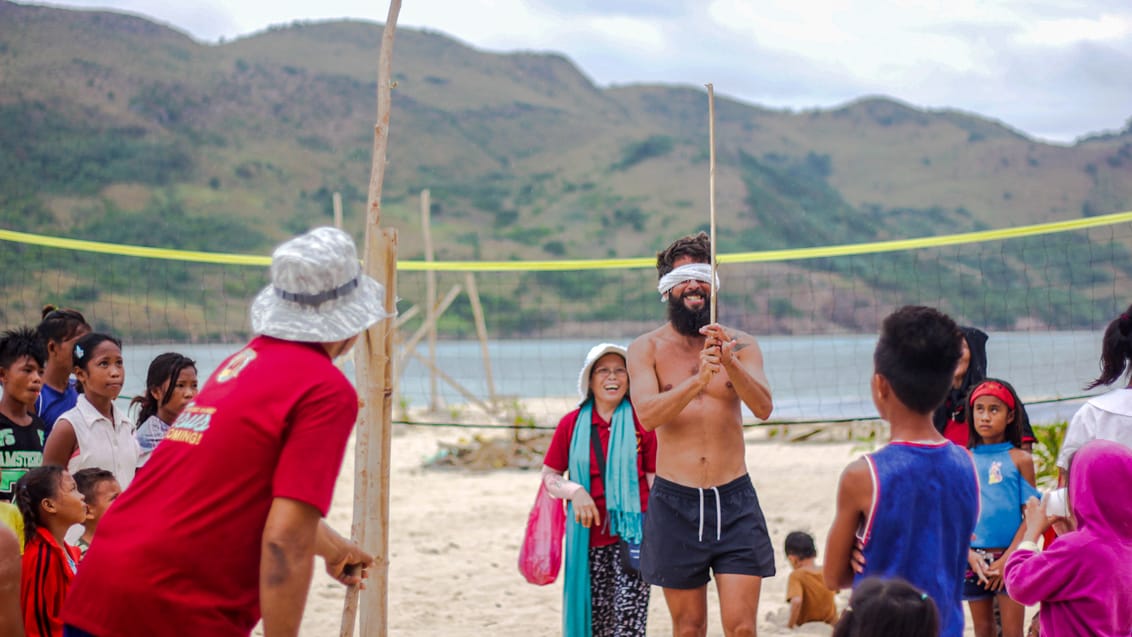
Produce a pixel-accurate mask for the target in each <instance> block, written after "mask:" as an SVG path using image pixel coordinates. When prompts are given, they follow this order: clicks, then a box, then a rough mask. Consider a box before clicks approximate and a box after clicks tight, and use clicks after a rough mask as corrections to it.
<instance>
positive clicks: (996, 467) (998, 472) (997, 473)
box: [987, 460, 1002, 484]
mask: <svg viewBox="0 0 1132 637" xmlns="http://www.w3.org/2000/svg"><path fill="white" fill-rule="evenodd" d="M999 482H1002V463H1001V462H999V461H998V460H995V461H994V462H992V463H991V466H990V471H988V472H987V484H998V483H999Z"/></svg>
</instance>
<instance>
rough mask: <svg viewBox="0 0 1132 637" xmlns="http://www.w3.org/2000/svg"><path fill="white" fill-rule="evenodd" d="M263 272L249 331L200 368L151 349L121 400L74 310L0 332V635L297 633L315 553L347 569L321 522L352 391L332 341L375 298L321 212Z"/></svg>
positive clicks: (354, 551)
mask: <svg viewBox="0 0 1132 637" xmlns="http://www.w3.org/2000/svg"><path fill="white" fill-rule="evenodd" d="M271 281H272V282H271V285H269V286H268V287H267V288H265V289H264V290H263V291H262V292H261V293H260V294H259V295H258V296H257V297H256V299H255V301H254V303H253V305H252V308H251V324H252V328H253V331H254V332H255V334H256V337H255V338H254V339H253V340H252V341H251V342H249V343H248V344H247V345H246V346H245V347H244V348H242V349H241V350H240V351H239V352H237V353H236V354H234V355H232V356H231V357H229V358H228V359H227V360H226V361H224V362H223V363H221V365H220V366H219V368H218V369H217V370H216V371H215V372H214V373H213V374H212V376H211V377H210V378H209V380H208V381H207V382H205V383H204V385H203V386H201V387H198V379H197V369H196V363H195V362H194V361H193V360H192V359H190V358H188V357H186V356H184V355H182V354H178V353H175V352H169V353H165V354H161V355H160V356H157V357H156V358H154V359H153V361H152V362H151V363H150V365H149V369H148V372H147V374H146V385H145V389H144V392H143V394H142V395H140V396H138V397H136V398H134V400H133V402H132V404H133V406H135V407H136V409H134V410H125V409H122V407H121V406H120V405H119V404H118V399H119V396H120V394H121V391H122V387H123V382H124V379H125V374H126V370H125V365H124V360H123V356H122V343H121V341H120V340H119V339H117V338H115V337H114V336H112V335H110V334H106V333H101V332H97V331H94V330H93V328H92V326H91V325H90V323H88V322H87V320H86V318H85V317H84V316H83V315H82V314H81V313H80V312H79V311H77V310H74V309H66V308H56V307H50V306H49V307H46V308H44V311H43V316H42V321H41V322H40V324H39V325H38V326H37V327H35V328H29V327H20V328H15V329H11V330H9V331H7V332H5V333H3V335H0V388H2V395H0V476H2V480H0V636H2V637H8V636H9V635H11V636H16V635H20V636H23V635H26V636H28V637H62V636H64V635H66V636H68V637H87V636H95V637H120V636H128V635H164V634H177V635H217V636H226V635H232V636H235V635H240V636H246V635H249V634H250V633H251V631H252V629H253V628H254V627H255V625H256V624H257V622H259V621H260V619H261V618H262V620H263V625H264V630H265V634H266V635H272V636H274V635H295V634H297V630H298V625H299V619H300V618H301V616H302V609H303V606H304V603H303V601H304V599H305V597H306V594H307V590H308V588H309V583H310V576H311V564H312V562H313V557H314V556H316V555H318V556H321V557H322V558H323V559H324V561H325V564H326V569H327V571H328V572H329V573H330V574H331V575H332V576H334V577H336V578H337V579H338V580H339V581H341V582H342V583H343V584H346V585H361V583H362V580H363V579H364V577H365V576H366V567H368V566H369V565H370V564H371V563H372V561H373V558H372V556H370V555H369V554H367V553H366V552H365V551H363V550H362V549H361V548H360V547H358V546H357V545H355V544H354V543H353V542H351V541H350V540H348V539H346V538H344V537H342V536H340V535H339V534H338V533H336V532H335V531H334V530H333V529H331V528H330V527H329V526H327V525H326V524H325V522H323V521H322V520H323V518H324V517H325V515H326V513H327V510H328V509H329V506H330V498H331V495H332V492H333V488H334V484H335V482H336V480H337V478H338V471H339V468H340V466H341V462H342V459H343V455H344V453H345V449H346V442H347V438H348V437H349V434H350V432H351V431H352V429H353V426H354V422H355V420H356V416H357V411H358V404H359V403H358V399H357V394H356V392H355V390H354V387H353V385H352V383H351V382H350V381H349V379H347V378H346V377H345V376H344V375H343V374H342V372H341V371H340V369H339V368H338V367H337V366H336V365H335V364H334V360H335V359H336V358H338V357H339V356H341V355H343V354H344V353H346V352H347V351H348V350H349V349H350V348H351V346H352V345H353V343H354V341H355V340H356V339H357V337H358V335H359V334H360V333H361V332H362V331H363V330H365V329H367V328H368V327H369V326H371V325H372V324H374V323H375V322H377V321H379V320H381V319H383V318H387V317H388V316H390V314H389V313H388V312H386V310H385V309H384V308H383V306H382V303H383V298H384V294H383V292H382V289H381V285H380V284H378V283H377V282H376V281H374V280H373V279H371V278H369V277H367V276H365V275H364V274H362V272H361V268H360V266H359V262H358V259H357V252H356V248H355V246H354V243H353V240H352V239H351V238H350V237H349V235H347V234H345V233H343V232H342V231H340V230H335V229H333V228H318V229H315V230H312V231H310V232H309V233H307V234H304V235H302V236H299V237H296V238H294V239H292V240H290V241H288V242H286V243H284V244H282V245H281V246H279V247H278V248H277V249H276V250H275V252H274V254H273V257H272V265H271ZM128 411H133V412H134V415H133V416H131V415H130V414H129V413H127V412H128ZM21 554H22V555H21Z"/></svg>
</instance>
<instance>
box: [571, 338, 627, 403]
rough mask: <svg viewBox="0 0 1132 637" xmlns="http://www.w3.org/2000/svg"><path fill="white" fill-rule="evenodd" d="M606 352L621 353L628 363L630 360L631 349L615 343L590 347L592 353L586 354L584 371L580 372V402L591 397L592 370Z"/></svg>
mask: <svg viewBox="0 0 1132 637" xmlns="http://www.w3.org/2000/svg"><path fill="white" fill-rule="evenodd" d="M606 354H619V355H620V356H621V358H623V359H625V362H626V364H628V362H629V350H627V349H625V348H624V347H621V346H620V345H614V344H613V343H600V344H598V345H594V346H593V347H591V348H590V353H589V354H586V362H585V363H584V364H583V365H582V371H581V372H580V373H579V374H578V394H579V395H581V397H582V400H580V401H579V402H578V404H579V405H580V404H582V403H584V402H586V399H587V398H589V397H590V372H592V371H593V368H594V363H597V361H598V360H599V359H600V358H601V357H602V356H605V355H606Z"/></svg>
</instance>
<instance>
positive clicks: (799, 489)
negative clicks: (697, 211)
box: [257, 425, 973, 637]
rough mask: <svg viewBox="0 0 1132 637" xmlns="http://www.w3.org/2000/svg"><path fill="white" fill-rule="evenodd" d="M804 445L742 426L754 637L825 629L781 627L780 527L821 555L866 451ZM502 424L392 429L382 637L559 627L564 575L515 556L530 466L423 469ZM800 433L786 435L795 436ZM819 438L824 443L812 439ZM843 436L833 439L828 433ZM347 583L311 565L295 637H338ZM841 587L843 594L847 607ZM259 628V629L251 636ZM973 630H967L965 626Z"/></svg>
mask: <svg viewBox="0 0 1132 637" xmlns="http://www.w3.org/2000/svg"><path fill="white" fill-rule="evenodd" d="M836 427H837V426H833V428H831V431H833V432H835V433H833V434H828V433H822V434H819V435H817V436H814V437H812V438H810V439H809V440H807V441H806V442H786V441H784V440H783V436H782V435H781V434H779V435H772V434H771V432H770V431H768V430H765V429H752V430H748V433H747V436H746V438H747V463H748V466H749V467H750V469H751V476H752V479H753V480H754V483H755V487H756V489H757V491H758V494H759V498H760V501H761V502H762V505H763V510H764V512H765V514H766V519H767V524H768V526H769V529H770V534H771V539H772V540H773V542H774V545H775V547H776V552H777V553H778V556H777V567H778V575H777V576H776V577H773V578H769V579H767V580H765V581H764V583H763V589H762V597H761V601H760V604H759V626H758V629H759V634H760V635H805V636H817V635H829V634H830V632H831V631H830V628H829V627H827V626H823V625H819V624H810V625H806V626H804V627H802V628H800V629H796V630H790V629H788V628H786V625H785V624H786V618H787V612H788V604H787V603H786V600H785V591H786V581H787V575H788V574H789V571H790V565H789V563H788V562H787V561H786V558H785V556H784V555H783V554H782V549H781V547H782V543H783V541H784V539H785V537H786V534H787V533H789V532H790V531H794V530H804V531H808V532H810V533H811V534H813V535H814V537H815V539H816V541H817V545H818V547H819V548H818V550H819V561H820V560H821V558H822V556H821V555H820V553H821V552H822V550H823V548H824V545H825V537H826V532H827V531H828V527H829V523H830V520H831V519H832V513H833V506H834V497H835V489H836V485H837V479H838V476H839V475H840V472H841V470H842V468H843V467H844V466H845V464H846V463H848V462H849V461H850V460H851V459H853V458H854V457H856V456H858V455H860V454H861V453H862V452H863V451H865V450H867V449H869V447H868V446H867V445H866V444H864V443H861V442H851V441H846V440H845V437H846V432H845V430H844V427H843V426H842V427H841V428H840V429H836ZM477 432H478V433H483V434H485V435H491V436H506V435H508V434H507V432H505V431H487V430H468V429H457V428H433V427H415V426H404V425H398V426H397V429H396V431H395V434H394V437H393V440H392V473H391V521H390V556H391V564H390V572H389V591H390V592H389V633H390V634H391V635H398V636H403V637H425V636H433V635H485V634H490V635H493V636H498V637H506V636H515V637H519V636H523V637H526V636H529V635H556V634H561V628H560V621H561V604H562V577H561V576H559V579H558V581H556V582H555V583H554V584H551V585H548V586H543V587H539V586H534V585H531V584H528V583H527V582H526V581H525V580H524V579H523V577H522V576H521V575H520V574H519V572H518V568H517V566H516V564H517V557H518V551H519V544H520V542H521V539H522V535H523V530H524V526H525V524H526V519H527V514H528V512H529V510H530V507H531V504H532V503H533V500H534V497H535V492H536V490H537V487H538V474H537V473H536V472H534V471H523V470H514V469H506V470H497V471H485V472H475V471H467V470H453V469H428V468H423V462H424V461H425V460H426V459H428V458H429V457H431V456H433V455H434V454H435V453H436V452H437V450H438V448H439V444H440V443H441V442H446V443H455V442H459V441H461V439H464V440H466V439H468V438H470V436H471V435H473V434H474V433H477ZM794 433H796V432H791V434H794ZM819 438H824V439H825V440H818V439H819ZM832 438H840V440H832ZM353 475H354V474H353V449H352V447H351V449H350V450H349V451H348V453H347V461H346V464H345V466H344V467H343V471H342V476H341V478H340V480H339V482H338V486H337V489H336V492H335V497H334V504H333V509H332V511H331V514H330V516H329V518H328V519H329V522H330V524H331V525H332V526H334V527H335V528H336V529H338V530H339V531H341V532H343V533H346V532H348V530H349V528H350V520H351V514H352V506H353V505H352V499H353ZM710 586H711V585H709V595H708V600H709V606H710V614H709V630H708V634H709V635H722V634H723V632H722V630H721V628H720V625H719V609H718V604H717V602H716V594H715V590H714V588H710ZM344 591H345V589H344V588H343V587H342V586H341V585H339V584H338V583H337V582H334V581H333V580H331V579H330V578H329V577H328V576H327V575H326V574H325V572H324V571H323V570H322V563H321V561H320V562H319V563H318V564H317V568H316V574H315V578H314V581H313V582H312V585H311V592H310V596H309V597H308V601H307V607H306V613H305V615H304V619H303V626H302V635H304V636H310V637H331V636H337V635H338V631H339V624H340V618H341V613H342V601H343V596H344ZM847 598H848V594H847V592H842V593H840V594H839V595H838V608H839V609H840V608H844V606H845V603H846V600H847ZM257 634H261V633H260V632H259V631H257ZM670 634H671V622H670V620H669V617H668V611H667V609H666V608H665V605H664V599H663V595H662V593H661V591H660V589H657V588H655V587H654V588H653V594H652V599H651V603H650V611H649V627H648V635H650V636H651V635H657V636H660V635H670ZM968 634H973V632H971V630H970V629H968Z"/></svg>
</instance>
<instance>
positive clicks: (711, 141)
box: [704, 82, 719, 323]
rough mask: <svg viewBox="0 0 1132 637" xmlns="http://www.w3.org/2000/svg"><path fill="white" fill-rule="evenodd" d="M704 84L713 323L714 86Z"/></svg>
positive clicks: (714, 314)
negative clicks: (705, 92)
mask: <svg viewBox="0 0 1132 637" xmlns="http://www.w3.org/2000/svg"><path fill="white" fill-rule="evenodd" d="M704 86H706V87H707V103H708V157H709V159H708V215H709V217H710V221H709V224H708V234H709V235H710V237H709V239H710V240H711V303H710V304H709V307H710V308H711V309H710V315H711V318H710V319H709V320H710V321H711V322H712V323H715V317H716V310H715V306H716V303H715V301H716V299H715V297H716V296H718V292H719V291H718V290H717V289H716V288H715V87H714V86H713V85H712V84H711V83H710V82H709V83H707V84H704Z"/></svg>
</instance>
